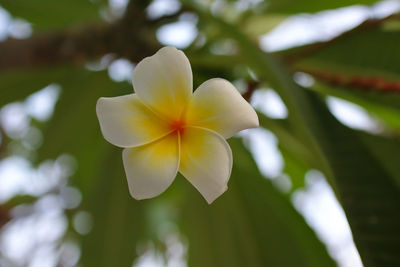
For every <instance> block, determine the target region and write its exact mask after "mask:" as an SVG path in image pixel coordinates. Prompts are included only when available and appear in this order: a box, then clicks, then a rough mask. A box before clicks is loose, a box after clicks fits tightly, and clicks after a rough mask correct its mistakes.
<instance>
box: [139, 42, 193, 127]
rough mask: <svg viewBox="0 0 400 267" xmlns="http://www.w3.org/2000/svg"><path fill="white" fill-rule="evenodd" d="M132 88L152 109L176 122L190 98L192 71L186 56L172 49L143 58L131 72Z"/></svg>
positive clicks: (162, 50) (167, 48)
mask: <svg viewBox="0 0 400 267" xmlns="http://www.w3.org/2000/svg"><path fill="white" fill-rule="evenodd" d="M132 82H133V88H134V90H135V92H136V94H137V95H138V96H139V98H140V99H141V100H142V101H143V102H144V103H145V104H146V105H147V106H149V107H150V108H151V109H152V110H154V111H156V112H157V113H159V114H161V115H163V116H166V117H167V118H169V119H172V120H175V119H178V118H180V115H181V113H182V112H183V110H184V108H185V106H186V105H187V103H188V101H189V100H190V98H191V96H192V90H193V85H192V83H193V81H192V69H191V67H190V63H189V60H188V59H187V57H186V56H185V54H184V53H183V52H182V51H180V50H178V49H176V48H175V47H164V48H161V49H160V50H159V51H158V52H157V53H156V54H155V55H153V56H151V57H147V58H145V59H143V60H142V61H141V62H139V64H138V65H137V66H136V68H135V70H134V71H133V80H132Z"/></svg>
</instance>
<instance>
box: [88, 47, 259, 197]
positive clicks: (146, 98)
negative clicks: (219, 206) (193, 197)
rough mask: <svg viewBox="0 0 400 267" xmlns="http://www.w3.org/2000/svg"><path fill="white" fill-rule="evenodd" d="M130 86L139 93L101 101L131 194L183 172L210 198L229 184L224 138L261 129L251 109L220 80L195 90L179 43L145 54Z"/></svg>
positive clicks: (160, 187)
mask: <svg viewBox="0 0 400 267" xmlns="http://www.w3.org/2000/svg"><path fill="white" fill-rule="evenodd" d="M133 87H134V89H135V92H136V94H130V95H124V96H118V97H110V98H105V97H102V98H100V99H99V100H98V102H97V107H96V111H97V116H98V118H99V121H100V127H101V131H102V133H103V135H104V138H105V139H107V141H109V142H110V143H112V144H114V145H116V146H119V147H124V148H125V149H124V151H123V163H124V167H125V172H126V176H127V179H128V185H129V191H130V193H131V195H132V196H133V197H134V198H136V199H146V198H151V197H155V196H157V195H159V194H161V193H162V192H164V191H165V190H166V189H167V188H168V186H169V185H170V184H171V183H172V181H173V180H174V179H175V177H176V174H177V172H178V171H179V172H180V173H181V174H182V175H183V176H184V177H185V178H186V179H187V180H188V181H189V182H190V183H191V184H192V185H193V186H195V187H196V188H197V190H198V191H200V193H201V194H202V195H203V197H204V198H205V199H206V200H207V202H208V203H211V202H213V201H214V200H215V199H216V198H217V197H219V196H220V195H221V194H222V193H223V192H225V191H226V189H227V188H228V187H227V183H228V180H229V177H230V174H231V170H232V151H231V149H230V147H229V145H228V143H227V142H226V141H225V138H229V137H231V136H232V135H234V134H235V133H237V132H238V131H240V130H243V129H247V128H254V127H258V117H257V114H256V112H255V111H254V109H253V108H252V107H251V106H250V105H249V104H248V103H247V102H246V101H245V100H244V99H243V98H242V96H241V95H240V94H239V92H238V91H237V90H236V89H235V87H234V86H233V85H232V84H231V83H230V82H228V81H226V80H223V79H211V80H208V81H206V82H204V83H203V84H202V85H200V87H199V88H197V90H196V91H195V92H194V93H192V87H193V85H192V70H191V67H190V63H189V60H188V59H187V57H186V56H185V54H184V53H183V52H182V51H180V50H177V49H176V48H174V47H164V48H162V49H160V50H159V51H158V52H157V53H156V54H155V55H153V56H151V57H147V58H145V59H143V60H142V61H141V62H140V63H139V64H138V65H137V66H136V68H135V70H134V72H133Z"/></svg>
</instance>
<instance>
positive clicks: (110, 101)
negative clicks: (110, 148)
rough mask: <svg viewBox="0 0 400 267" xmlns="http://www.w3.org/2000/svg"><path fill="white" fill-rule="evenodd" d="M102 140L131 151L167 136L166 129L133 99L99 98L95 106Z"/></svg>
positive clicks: (135, 97)
mask: <svg viewBox="0 0 400 267" xmlns="http://www.w3.org/2000/svg"><path fill="white" fill-rule="evenodd" d="M96 112H97V117H98V119H99V122H100V128H101V131H102V133H103V136H104V138H105V139H106V140H107V141H108V142H110V143H112V144H114V145H116V146H120V147H134V146H138V145H142V144H146V143H149V142H151V141H154V140H156V139H158V138H160V137H162V136H164V135H166V134H167V133H168V132H169V131H170V129H169V128H168V125H167V124H166V123H165V122H164V121H163V120H161V119H160V118H158V117H157V116H156V115H155V114H154V113H153V112H152V111H151V110H149V109H148V108H147V107H146V106H145V105H143V103H142V102H141V101H140V100H139V98H138V97H137V96H136V95H134V94H131V95H124V96H118V97H101V98H100V99H99V100H98V101H97V105H96Z"/></svg>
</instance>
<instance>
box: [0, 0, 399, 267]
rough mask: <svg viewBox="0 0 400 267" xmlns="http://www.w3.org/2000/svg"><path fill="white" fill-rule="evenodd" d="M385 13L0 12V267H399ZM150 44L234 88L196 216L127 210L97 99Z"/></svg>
mask: <svg viewBox="0 0 400 267" xmlns="http://www.w3.org/2000/svg"><path fill="white" fill-rule="evenodd" d="M399 12H400V1H399V0H384V1H375V0H360V1H356V0H346V1H344V0H340V1H337V0H325V1H320V0H303V1H296V0H269V1H261V0H236V1H234V0H231V1H229V0H216V1H211V0H196V1H194V0H193V1H184V0H182V1H178V0H153V1H148V0H146V1H134V0H131V1H129V0H109V1H107V0H58V1H51V0H29V1H27V0H26V1H24V0H0V266H1V267H3V266H4V267H9V266H16V267H20V266H27V267H53V266H54V267H56V266H57V267H69V266H83V267H86V266H89V267H90V266H96V267H100V266H107V267H108V266H118V267H125V266H135V267H150V266H151V267H159V266H160V267H161V266H168V267H183V266H201V267H203V266H206V267H208V266H210V267H213V266H216V267H217V266H299V267H301V266H306V267H308V266H342V267H360V266H400V191H399V186H400V135H399V133H400V15H399ZM165 45H172V46H176V47H178V48H180V49H182V50H184V51H185V53H186V55H187V56H188V58H189V60H190V61H191V64H192V69H193V76H194V83H195V84H194V88H196V87H197V86H198V85H199V84H201V83H202V82H204V81H205V80H207V79H209V78H213V77H222V78H225V79H228V80H230V81H232V82H233V83H234V84H235V85H236V87H237V88H238V90H240V92H241V93H242V95H243V96H244V97H245V98H246V99H247V100H248V101H249V102H250V103H251V104H252V105H253V106H254V107H255V108H256V109H257V110H258V112H259V118H260V124H261V125H260V127H259V128H258V129H251V130H246V131H243V132H241V133H239V134H238V135H237V136H235V137H234V138H232V139H231V140H229V143H230V145H231V147H232V150H233V155H234V167H233V172H232V176H231V179H230V182H229V190H228V191H227V192H225V193H224V194H223V195H222V196H221V197H220V198H219V199H217V200H216V201H215V202H214V203H213V204H212V205H208V204H207V203H206V201H205V200H203V199H202V197H201V196H200V194H199V193H198V192H197V191H196V190H195V189H194V187H192V186H190V185H189V183H188V182H187V181H186V180H185V179H184V178H183V177H182V176H178V177H177V178H176V180H175V182H174V183H173V184H172V186H171V187H170V188H169V189H168V190H167V191H166V192H165V193H163V194H162V195H161V196H159V197H157V198H154V199H151V200H144V201H136V200H134V199H132V198H131V197H130V195H129V192H128V187H127V182H126V178H125V174H124V171H123V166H122V159H121V149H119V148H116V147H114V146H112V145H111V144H109V143H107V142H106V141H105V140H104V139H103V137H102V135H101V132H100V129H99V125H98V121H97V118H96V114H95V104H96V101H97V99H98V98H99V97H100V96H118V95H123V94H129V93H132V86H131V78H132V71H133V69H134V68H135V64H137V63H138V62H139V61H140V60H141V59H142V58H144V57H146V56H150V55H152V54H154V53H155V52H156V51H157V50H158V49H159V48H160V47H162V46H165Z"/></svg>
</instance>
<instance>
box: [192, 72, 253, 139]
mask: <svg viewBox="0 0 400 267" xmlns="http://www.w3.org/2000/svg"><path fill="white" fill-rule="evenodd" d="M187 121H188V122H190V124H191V125H196V126H200V127H204V128H208V129H211V130H213V131H216V132H217V133H219V134H220V135H222V136H223V137H225V138H229V137H231V136H233V135H234V134H235V133H237V132H239V131H241V130H244V129H248V128H256V127H258V125H259V124H258V117H257V113H256V112H255V111H254V109H253V108H252V107H251V106H250V104H249V103H247V101H246V100H245V99H244V98H243V97H242V96H241V95H240V93H239V92H238V91H237V90H236V88H235V87H234V86H233V85H232V84H231V83H230V82H228V81H227V80H224V79H218V78H217V79H211V80H208V81H206V82H204V83H203V84H202V85H200V86H199V88H197V90H196V91H195V92H194V95H193V99H192V102H191V104H190V106H189V108H188V111H187Z"/></svg>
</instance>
